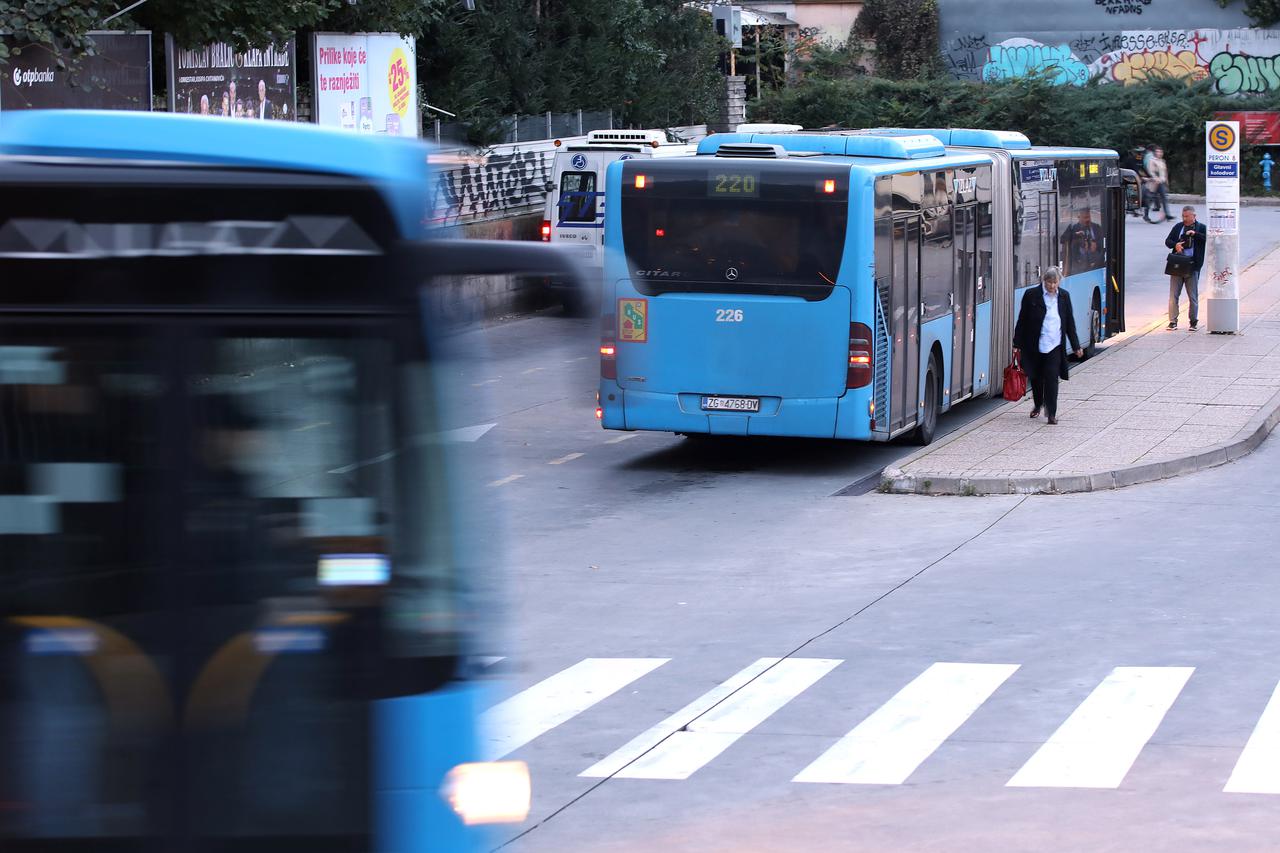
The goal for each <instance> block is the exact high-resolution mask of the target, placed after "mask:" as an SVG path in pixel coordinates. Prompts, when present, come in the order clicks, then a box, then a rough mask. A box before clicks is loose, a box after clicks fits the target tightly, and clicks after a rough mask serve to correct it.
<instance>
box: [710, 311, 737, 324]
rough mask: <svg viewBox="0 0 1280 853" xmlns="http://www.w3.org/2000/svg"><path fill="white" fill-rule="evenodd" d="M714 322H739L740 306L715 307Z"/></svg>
mask: <svg viewBox="0 0 1280 853" xmlns="http://www.w3.org/2000/svg"><path fill="white" fill-rule="evenodd" d="M716 322H717V323H741V322H742V309H741V308H717V309H716Z"/></svg>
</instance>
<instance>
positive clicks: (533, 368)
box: [520, 367, 542, 376]
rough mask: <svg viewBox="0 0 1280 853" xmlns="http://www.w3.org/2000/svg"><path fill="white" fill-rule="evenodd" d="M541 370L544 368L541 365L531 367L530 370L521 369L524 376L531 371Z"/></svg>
mask: <svg viewBox="0 0 1280 853" xmlns="http://www.w3.org/2000/svg"><path fill="white" fill-rule="evenodd" d="M539 370H542V368H541V367H530V368H529V369H528V370H522V371H520V373H521V375H522V376H528V375H529V374H530V373H537V372H538V371H539Z"/></svg>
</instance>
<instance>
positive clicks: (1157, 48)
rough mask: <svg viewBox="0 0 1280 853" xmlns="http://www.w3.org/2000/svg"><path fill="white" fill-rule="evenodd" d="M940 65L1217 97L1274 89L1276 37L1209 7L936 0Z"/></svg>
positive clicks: (1176, 0)
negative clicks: (1188, 87) (1162, 82)
mask: <svg viewBox="0 0 1280 853" xmlns="http://www.w3.org/2000/svg"><path fill="white" fill-rule="evenodd" d="M939 6H940V12H941V41H942V55H943V60H944V61H945V63H946V64H947V67H948V68H949V69H950V70H951V73H952V74H953V75H955V76H956V77H960V78H964V79H971V80H997V79H1003V78H1008V77H1017V76H1022V75H1025V74H1027V73H1030V72H1032V71H1038V70H1043V71H1046V72H1048V73H1049V74H1050V75H1051V76H1052V77H1053V79H1055V80H1056V81H1057V82H1059V83H1061V84H1064V85H1066V84H1070V85H1083V84H1084V83H1085V82H1087V81H1088V80H1090V79H1091V78H1093V77H1099V78H1100V79H1101V80H1103V81H1104V82H1109V83H1121V84H1128V83H1134V82H1139V81H1141V80H1143V79H1146V78H1147V77H1150V76H1157V75H1160V76H1173V77H1190V78H1192V79H1197V80H1199V79H1203V78H1205V77H1210V78H1212V79H1213V80H1214V81H1215V82H1216V83H1217V88H1218V91H1220V92H1222V93H1224V94H1235V93H1237V92H1270V91H1274V90H1276V89H1280V76H1277V73H1276V72H1277V70H1280V31H1277V30H1266V29H1250V28H1248V27H1249V23H1250V22H1249V19H1248V18H1247V17H1245V15H1244V12H1243V11H1242V9H1243V4H1241V3H1234V4H1232V5H1230V6H1228V7H1227V8H1225V9H1224V8H1221V7H1219V6H1218V5H1217V4H1216V3H1213V2H1209V0H1060V2H1055V3H1047V2H1021V3H1018V2H1012V3H1011V2H1007V0H940V2H939Z"/></svg>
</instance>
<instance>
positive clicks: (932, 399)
mask: <svg viewBox="0 0 1280 853" xmlns="http://www.w3.org/2000/svg"><path fill="white" fill-rule="evenodd" d="M939 372H940V370H939V369H938V360H937V359H936V358H934V357H933V356H929V372H928V373H926V374H925V377H924V414H923V415H922V416H921V419H920V425H919V426H917V427H916V431H915V432H913V433H912V434H911V441H912V442H913V443H914V444H919V445H920V446H922V447H923V446H924V445H926V444H929V443H931V442H932V441H933V433H934V431H935V430H937V428H938V409H939V407H940V405H941V403H940V401H939V399H938V374H939Z"/></svg>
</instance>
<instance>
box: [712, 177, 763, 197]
mask: <svg viewBox="0 0 1280 853" xmlns="http://www.w3.org/2000/svg"><path fill="white" fill-rule="evenodd" d="M755 191H756V179H755V177H754V176H753V175H716V192H718V193H748V194H750V193H754V192H755Z"/></svg>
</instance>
